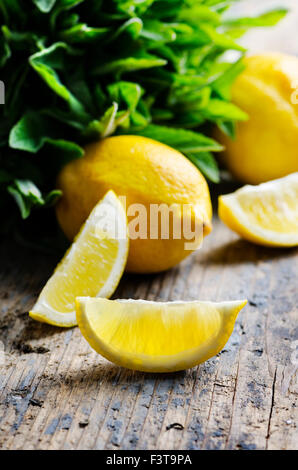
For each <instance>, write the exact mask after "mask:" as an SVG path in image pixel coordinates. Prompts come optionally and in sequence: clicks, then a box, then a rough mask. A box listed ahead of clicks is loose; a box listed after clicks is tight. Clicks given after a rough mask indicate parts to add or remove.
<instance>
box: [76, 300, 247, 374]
mask: <svg viewBox="0 0 298 470" xmlns="http://www.w3.org/2000/svg"><path fill="white" fill-rule="evenodd" d="M76 304H77V320H78V325H79V327H80V329H81V332H82V334H83V336H84V337H85V338H86V339H87V341H88V342H89V344H90V345H91V346H92V347H93V348H94V349H95V350H96V351H97V352H98V353H100V354H101V355H102V356H104V357H106V358H107V359H109V360H110V361H112V362H114V363H116V364H119V365H121V366H124V367H128V368H130V369H136V370H142V371H149V372H166V371H174V370H182V369H186V368H189V367H193V366H194V365H197V364H199V363H200V362H204V361H206V360H207V359H209V358H210V357H212V356H214V355H215V354H217V353H218V352H219V351H220V350H221V349H222V348H223V346H224V345H225V343H226V342H227V341H228V339H229V337H230V335H231V333H232V331H233V328H234V323H235V320H236V317H237V314H238V312H239V311H240V310H241V308H243V307H244V305H245V304H246V301H234V302H222V303H212V302H199V301H194V302H149V301H144V300H115V301H111V300H106V299H92V298H88V297H79V298H77V301H76Z"/></svg>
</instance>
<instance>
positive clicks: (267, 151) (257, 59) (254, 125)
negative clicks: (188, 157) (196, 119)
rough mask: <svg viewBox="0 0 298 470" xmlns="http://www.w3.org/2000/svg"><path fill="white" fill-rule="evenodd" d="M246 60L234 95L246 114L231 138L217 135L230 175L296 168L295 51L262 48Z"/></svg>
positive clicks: (249, 177) (246, 177) (262, 176)
mask: <svg viewBox="0 0 298 470" xmlns="http://www.w3.org/2000/svg"><path fill="white" fill-rule="evenodd" d="M245 65H246V69H245V70H244V72H243V73H242V74H241V75H240V76H239V78H238V79H237V80H236V82H235V84H234V87H233V92H232V95H233V101H234V103H235V104H237V105H238V106H239V107H240V108H241V109H242V110H243V111H245V112H246V113H247V114H248V116H249V120H248V121H246V122H239V123H238V124H237V133H236V138H235V140H231V139H229V138H227V137H224V136H220V137H219V140H221V142H222V143H223V144H224V146H225V147H226V151H225V153H224V161H225V163H226V165H227V167H228V169H229V170H230V171H231V173H232V174H233V175H234V177H235V178H237V179H238V180H239V181H242V182H243V183H250V184H259V183H262V182H265V181H269V180H272V179H275V178H281V177H283V176H286V175H288V174H290V173H294V172H296V171H298V153H297V149H298V57H292V56H288V55H283V54H277V53H276V54H273V53H272V54H260V55H256V56H252V57H248V58H246V60H245Z"/></svg>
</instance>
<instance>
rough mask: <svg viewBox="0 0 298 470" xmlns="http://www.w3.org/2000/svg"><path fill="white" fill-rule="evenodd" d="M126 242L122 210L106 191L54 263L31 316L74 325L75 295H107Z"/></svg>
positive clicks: (117, 275)
mask: <svg viewBox="0 0 298 470" xmlns="http://www.w3.org/2000/svg"><path fill="white" fill-rule="evenodd" d="M128 245H129V241H128V235H127V219H126V213H125V210H124V208H123V206H122V205H121V202H120V201H119V199H118V198H117V196H116V195H115V194H114V192H113V191H109V192H108V193H107V194H106V195H105V197H104V198H103V199H102V200H101V201H100V202H99V203H98V204H97V205H96V206H95V208H94V209H93V211H92V212H91V214H90V216H89V218H88V219H87V221H86V222H85V224H84V225H83V227H82V228H81V230H80V232H79V234H78V236H77V237H76V239H75V241H74V242H73V244H72V245H71V247H70V249H69V250H68V251H67V253H66V254H65V256H64V258H63V259H62V261H61V262H60V263H59V264H58V266H57V267H56V269H55V272H54V274H53V275H52V277H51V278H50V279H49V281H48V282H47V284H46V285H45V287H44V288H43V290H42V292H41V294H40V296H39V298H38V300H37V302H36V304H35V305H34V307H33V308H32V310H31V312H30V316H31V317H32V318H34V319H35V320H39V321H41V322H45V323H50V324H52V325H56V326H65V327H70V326H74V325H76V324H77V321H76V312H75V298H76V297H77V296H79V295H83V296H84V295H90V296H101V297H110V296H111V295H112V294H113V292H114V291H115V289H116V287H117V285H118V283H119V280H120V278H121V276H122V273H123V271H124V268H125V264H126V261H127V256H128Z"/></svg>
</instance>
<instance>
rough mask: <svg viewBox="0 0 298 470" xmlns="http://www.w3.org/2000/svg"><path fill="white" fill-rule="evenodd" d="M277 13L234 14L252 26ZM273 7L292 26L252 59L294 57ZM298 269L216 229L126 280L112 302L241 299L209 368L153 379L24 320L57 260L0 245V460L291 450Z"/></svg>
mask: <svg viewBox="0 0 298 470" xmlns="http://www.w3.org/2000/svg"><path fill="white" fill-rule="evenodd" d="M276 3H277V2H274V1H272V0H263V1H262V2H260V1H259V0H249V1H244V2H239V4H238V3H237V8H238V13H241V14H243V12H244V11H246V13H248V14H253V13H255V12H256V11H257V9H260V8H262V9H264V8H266V7H267V6H268V7H270V6H272V5H275V4H276ZM278 3H279V4H280V3H281V2H278ZM282 3H283V4H287V5H288V6H290V7H292V8H293V12H292V14H291V15H290V16H289V18H288V19H287V20H285V21H284V22H283V23H282V24H281V25H280V26H278V28H277V29H276V30H274V31H273V30H272V31H270V30H268V31H264V30H259V31H258V32H256V33H254V35H253V34H250V35H248V36H247V37H246V38H245V40H244V42H245V44H246V45H248V46H249V47H250V49H251V50H253V51H255V50H260V49H269V48H270V49H278V50H283V51H284V52H293V53H297V52H298V49H297V48H298V42H297V16H298V7H297V2H296V0H285V1H284V2H282ZM239 9H240V10H241V11H239ZM245 9H246V10H245ZM235 13H237V10H235ZM297 259H298V253H297V250H278V249H275V250H273V249H266V248H262V247H257V246H254V245H252V244H248V243H246V242H244V241H242V240H239V238H238V237H237V236H236V235H235V234H233V233H232V232H230V231H229V230H228V229H227V228H225V227H224V226H223V225H222V224H221V223H220V222H219V221H215V224H214V230H213V232H212V234H211V235H210V236H209V237H208V238H207V239H206V241H205V242H204V245H203V247H202V249H201V250H200V251H198V252H197V253H196V254H194V255H192V256H191V257H190V258H188V259H187V260H186V261H185V262H183V263H182V264H181V265H180V266H178V267H177V268H175V269H173V270H171V271H169V272H167V273H163V274H160V275H156V276H143V277H141V276H138V277H137V276H132V275H125V276H124V278H123V280H122V281H121V284H120V286H119V288H118V291H117V293H116V295H115V297H124V298H129V297H132V298H146V299H151V300H154V299H156V300H177V299H185V300H191V299H201V300H214V301H217V300H229V299H238V298H248V299H249V304H248V305H247V307H246V308H245V309H244V310H243V311H242V312H241V314H240V315H239V318H238V320H237V323H236V326H235V330H234V333H233V335H232V337H231V338H230V340H229V342H228V344H227V345H226V347H225V348H224V350H223V351H222V352H221V353H220V354H219V355H218V356H217V357H214V358H212V359H210V360H209V361H207V362H206V363H204V364H202V365H200V366H199V367H197V368H194V369H191V370H188V371H185V372H180V373H175V374H164V375H163V374H161V375H158V374H143V373H136V372H130V371H127V370H124V369H120V368H118V367H116V366H113V365H112V364H110V363H108V362H107V361H105V360H104V359H101V358H100V357H99V356H98V355H97V354H96V353H95V352H93V351H92V350H91V348H90V347H89V345H88V344H87V343H86V341H85V340H84V338H82V336H81V335H80V332H79V330H78V329H77V328H74V329H70V330H62V329H59V328H54V327H50V326H48V325H42V324H40V323H37V322H34V321H33V320H30V319H29V318H28V315H27V311H28V309H29V308H30V307H31V306H32V305H33V303H34V301H35V300H36V298H37V295H38V293H39V291H40V289H41V288H42V286H43V285H44V283H45V282H46V280H47V279H48V277H49V275H50V274H51V272H52V270H53V268H54V266H55V264H56V262H57V261H58V260H57V259H55V258H53V257H49V256H41V255H40V254H37V253H32V252H29V251H28V252H24V250H23V249H22V248H20V247H16V246H15V245H13V244H5V245H2V246H1V247H0V260H1V263H0V341H1V342H0V448H2V449H188V450H189V449H298V378H297V365H298V362H297V348H298V322H297V321H298V310H297V306H298V289H297V286H298V263H297ZM2 344H3V347H2ZM295 348H296V349H295ZM295 351H296V352H295ZM174 423H178V424H179V426H178V425H176V426H173V424H174Z"/></svg>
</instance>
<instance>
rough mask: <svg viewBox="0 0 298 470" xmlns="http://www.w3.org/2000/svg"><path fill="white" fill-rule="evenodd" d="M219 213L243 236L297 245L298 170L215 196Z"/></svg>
mask: <svg viewBox="0 0 298 470" xmlns="http://www.w3.org/2000/svg"><path fill="white" fill-rule="evenodd" d="M218 213H219V217H220V218H221V220H222V221H223V222H224V223H225V224H226V225H227V226H228V227H230V228H231V229H232V230H234V231H235V232H237V233H239V235H240V236H241V237H243V238H245V239H246V240H249V241H252V242H254V243H257V244H260V245H266V246H280V247H283V246H284V247H288V246H296V245H298V173H294V174H292V175H289V176H286V177H284V178H281V179H278V180H274V181H269V182H267V183H262V184H260V185H259V186H249V185H247V186H244V187H243V188H241V189H239V190H238V191H235V192H234V193H232V194H227V195H225V196H220V197H219V208H218Z"/></svg>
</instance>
